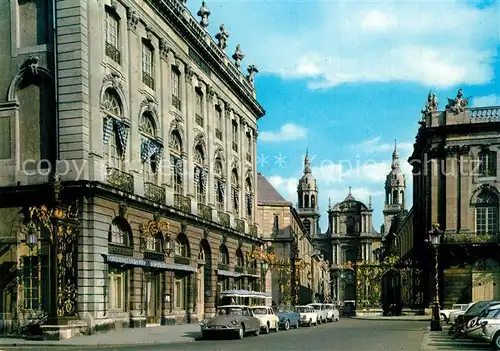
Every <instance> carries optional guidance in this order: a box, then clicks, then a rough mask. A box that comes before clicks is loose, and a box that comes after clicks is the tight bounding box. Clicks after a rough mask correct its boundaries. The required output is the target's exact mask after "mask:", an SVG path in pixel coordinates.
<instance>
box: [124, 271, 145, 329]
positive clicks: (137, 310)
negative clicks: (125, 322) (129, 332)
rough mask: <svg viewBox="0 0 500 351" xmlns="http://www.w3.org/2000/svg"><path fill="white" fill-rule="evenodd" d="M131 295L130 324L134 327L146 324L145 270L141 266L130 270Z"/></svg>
mask: <svg viewBox="0 0 500 351" xmlns="http://www.w3.org/2000/svg"><path fill="white" fill-rule="evenodd" d="M129 274H130V288H129V291H130V295H129V296H128V298H129V299H130V300H129V306H130V326H131V327H134V328H138V327H145V326H146V311H145V303H144V297H145V296H144V281H143V276H144V271H143V269H142V268H140V267H134V268H132V269H130V270H129Z"/></svg>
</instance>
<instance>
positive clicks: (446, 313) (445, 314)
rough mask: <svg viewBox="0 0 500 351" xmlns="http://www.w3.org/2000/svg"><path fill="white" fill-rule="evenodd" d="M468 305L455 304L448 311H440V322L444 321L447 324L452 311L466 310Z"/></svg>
mask: <svg viewBox="0 0 500 351" xmlns="http://www.w3.org/2000/svg"><path fill="white" fill-rule="evenodd" d="M468 306H469V304H467V303H457V304H454V305H453V306H451V308H449V309H442V310H441V312H440V314H441V320H442V321H446V322H447V323H448V320H449V319H450V313H451V312H453V311H462V310H466V309H467V307H468Z"/></svg>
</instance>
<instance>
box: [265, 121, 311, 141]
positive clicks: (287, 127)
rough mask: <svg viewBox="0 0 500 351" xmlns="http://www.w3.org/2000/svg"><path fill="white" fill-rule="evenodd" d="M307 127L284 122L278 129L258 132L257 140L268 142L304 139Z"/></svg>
mask: <svg viewBox="0 0 500 351" xmlns="http://www.w3.org/2000/svg"><path fill="white" fill-rule="evenodd" d="M306 136H307V129H306V128H304V127H301V126H298V125H296V124H293V123H286V124H283V125H282V126H281V128H280V129H279V130H278V131H263V132H260V133H259V140H261V141H268V142H279V141H291V140H299V139H304V138H305V137H306Z"/></svg>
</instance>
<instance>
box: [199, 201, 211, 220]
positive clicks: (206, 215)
mask: <svg viewBox="0 0 500 351" xmlns="http://www.w3.org/2000/svg"><path fill="white" fill-rule="evenodd" d="M198 216H200V217H201V218H203V219H206V220H207V221H211V220H212V208H211V207H210V206H207V205H205V204H198Z"/></svg>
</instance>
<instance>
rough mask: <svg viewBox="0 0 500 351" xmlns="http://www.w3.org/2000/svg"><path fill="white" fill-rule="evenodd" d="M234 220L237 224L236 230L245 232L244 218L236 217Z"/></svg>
mask: <svg viewBox="0 0 500 351" xmlns="http://www.w3.org/2000/svg"><path fill="white" fill-rule="evenodd" d="M234 222H235V224H236V230H237V231H239V232H241V233H245V221H244V220H242V219H236V220H235V221H234Z"/></svg>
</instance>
